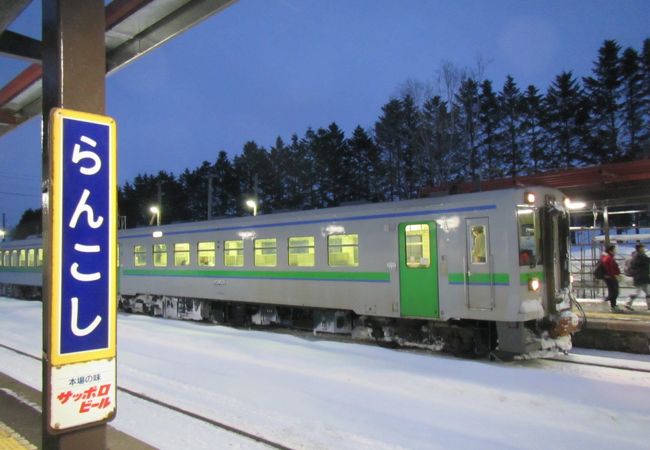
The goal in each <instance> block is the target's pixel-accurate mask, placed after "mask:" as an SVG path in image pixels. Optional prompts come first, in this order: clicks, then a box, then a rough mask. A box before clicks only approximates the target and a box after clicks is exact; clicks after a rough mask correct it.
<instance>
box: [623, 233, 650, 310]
mask: <svg viewBox="0 0 650 450" xmlns="http://www.w3.org/2000/svg"><path fill="white" fill-rule="evenodd" d="M630 269H631V271H632V279H633V280H634V287H635V288H636V290H635V291H634V293H633V294H631V295H630V299H629V300H628V301H627V303H626V304H625V307H626V308H627V309H629V310H632V303H634V299H635V298H637V297H639V296H645V303H646V306H647V307H648V310H650V295H648V284H650V258H649V257H648V255H646V253H645V246H644V245H643V244H637V245H636V251H635V252H634V253H633V254H632V261H631V262H630Z"/></svg>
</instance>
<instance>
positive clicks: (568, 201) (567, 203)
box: [564, 197, 587, 211]
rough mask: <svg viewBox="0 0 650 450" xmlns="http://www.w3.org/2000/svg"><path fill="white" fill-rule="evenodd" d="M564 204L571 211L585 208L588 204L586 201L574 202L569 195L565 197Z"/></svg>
mask: <svg viewBox="0 0 650 450" xmlns="http://www.w3.org/2000/svg"><path fill="white" fill-rule="evenodd" d="M564 206H565V207H566V208H568V209H570V210H571V211H575V210H577V209H585V208H586V207H587V204H586V203H585V202H572V201H571V199H570V198H568V197H567V198H565V199H564Z"/></svg>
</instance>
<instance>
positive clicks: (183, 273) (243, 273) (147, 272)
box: [123, 269, 390, 282]
mask: <svg viewBox="0 0 650 450" xmlns="http://www.w3.org/2000/svg"><path fill="white" fill-rule="evenodd" d="M123 275H125V276H158V277H163V276H165V277H193V278H220V277H221V278H251V279H252V278H265V279H278V280H286V279H292V280H324V281H371V282H390V274H389V273H388V272H302V271H301V272H297V271H296V272H288V271H271V270H183V269H125V270H124V272H123Z"/></svg>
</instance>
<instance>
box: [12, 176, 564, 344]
mask: <svg viewBox="0 0 650 450" xmlns="http://www.w3.org/2000/svg"><path fill="white" fill-rule="evenodd" d="M531 194H533V195H531ZM564 200H565V197H564V196H563V194H562V193H561V192H559V191H557V190H553V189H548V188H527V189H508V190H502V191H490V192H483V193H475V194H463V195H453V196H446V197H434V198H425V199H417V200H408V201H401V202H393V203H376V204H363V205H354V206H343V207H336V208H329V209H322V210H312V211H300V212H289V213H279V214H270V215H259V216H250V217H242V218H227V219H216V220H211V221H205V222H196V223H186V224H172V225H165V226H161V227H152V228H140V229H131V230H125V231H121V232H120V234H119V247H120V252H119V255H120V266H119V269H118V270H119V283H120V287H119V292H120V304H121V306H122V307H123V308H124V309H126V310H131V311H142V312H148V313H150V314H153V315H163V316H166V317H177V318H190V319H212V320H215V321H236V322H237V321H244V322H246V321H252V322H253V323H256V324H268V323H289V324H291V323H294V322H296V323H297V322H299V321H300V320H301V319H303V320H306V321H312V322H313V326H314V329H315V330H316V331H326V332H343V333H349V332H352V331H353V329H355V330H356V331H358V330H367V331H368V332H369V334H371V335H372V336H374V337H375V338H379V339H382V340H408V341H414V340H415V341H421V342H426V343H433V342H438V343H441V344H442V345H444V346H445V347H446V348H447V349H448V350H451V351H453V352H465V351H475V352H484V351H487V350H491V349H493V348H494V346H495V345H498V349H499V350H501V351H504V352H509V353H517V354H522V353H530V352H532V351H535V350H540V349H541V348H542V347H544V346H547V345H548V342H553V343H554V344H557V343H558V342H559V343H560V346H564V347H565V349H566V347H567V346H570V338H567V337H566V336H568V334H569V333H570V332H571V331H573V330H574V328H575V317H574V316H572V314H571V313H570V308H571V305H570V299H571V292H570V281H569V271H568V270H569V260H568V228H569V227H568V224H569V222H568V215H567V211H566V210H565V208H564V206H563V202H564ZM16 245H18V243H8V244H6V245H5V246H4V247H2V249H3V250H4V257H5V258H4V260H3V266H2V267H0V283H6V281H5V280H6V278H5V277H7V276H16V275H17V274H18V273H19V272H20V269H21V266H20V260H21V259H20V258H21V256H20V250H18V252H19V253H18V256H15V255H14V253H15V250H16V249H15V248H12V247H11V246H14V247H15V246H16ZM7 252H9V259H10V260H11V258H13V257H14V256H15V257H16V258H17V259H18V266H19V267H18V268H17V271H16V270H12V269H14V268H13V267H7V264H5V263H6V262H7V258H6V257H7ZM28 254H29V250H27V255H28ZM26 257H27V256H26ZM9 262H10V263H11V262H12V261H9ZM9 265H11V264H9ZM545 338H553V339H545Z"/></svg>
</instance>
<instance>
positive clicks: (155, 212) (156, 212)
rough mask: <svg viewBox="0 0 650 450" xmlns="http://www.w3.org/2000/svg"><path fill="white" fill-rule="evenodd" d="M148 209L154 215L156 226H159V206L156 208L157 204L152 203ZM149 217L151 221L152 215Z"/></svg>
mask: <svg viewBox="0 0 650 450" xmlns="http://www.w3.org/2000/svg"><path fill="white" fill-rule="evenodd" d="M149 211H150V212H151V214H155V215H156V226H157V227H159V226H160V208H158V206H156V205H154V206H152V207H151V208H149ZM151 219H152V222H153V217H152V218H151Z"/></svg>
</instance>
